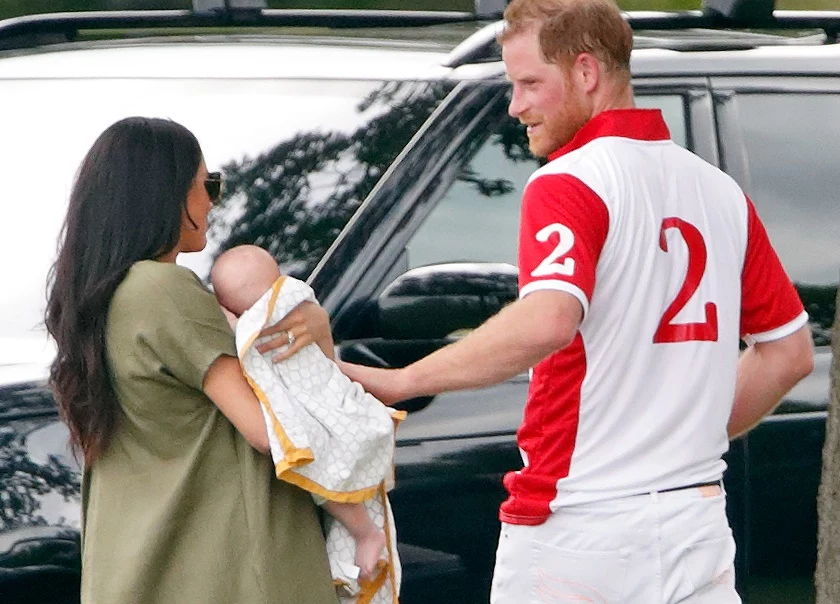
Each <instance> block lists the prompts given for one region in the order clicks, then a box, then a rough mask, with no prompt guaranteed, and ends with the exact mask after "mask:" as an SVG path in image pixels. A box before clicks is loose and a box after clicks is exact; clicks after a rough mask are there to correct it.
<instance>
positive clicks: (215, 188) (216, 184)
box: [204, 172, 222, 201]
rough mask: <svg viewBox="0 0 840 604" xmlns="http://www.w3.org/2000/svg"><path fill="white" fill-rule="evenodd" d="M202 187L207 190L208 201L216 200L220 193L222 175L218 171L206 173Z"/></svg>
mask: <svg viewBox="0 0 840 604" xmlns="http://www.w3.org/2000/svg"><path fill="white" fill-rule="evenodd" d="M204 188H205V189H206V190H207V195H208V196H209V197H210V201H217V200H218V199H219V197H220V196H221V194H222V175H221V174H219V173H218V172H213V173H211V174H208V175H207V179H205V181H204Z"/></svg>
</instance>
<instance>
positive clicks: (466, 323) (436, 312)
mask: <svg viewBox="0 0 840 604" xmlns="http://www.w3.org/2000/svg"><path fill="white" fill-rule="evenodd" d="M517 296H518V271H517V269H516V267H515V266H512V265H510V264H502V263H452V264H434V265H430V266H424V267H420V268H415V269H412V270H410V271H408V272H406V273H404V274H402V275H400V276H399V277H398V278H397V279H395V280H394V281H393V282H392V283H391V284H390V285H388V286H387V287H386V288H385V289H384V290H383V291H382V293H381V294H380V296H379V299H378V314H379V317H378V319H379V326H380V330H381V335H382V336H383V337H385V338H389V339H399V340H432V339H442V338H445V337H446V336H448V335H450V334H452V333H453V332H457V331H459V330H464V329H473V328H475V327H478V326H479V325H481V324H482V323H483V322H484V321H486V320H487V319H489V318H490V317H491V316H493V315H494V314H496V313H497V312H499V311H500V310H501V309H502V307H504V306H505V305H507V304H509V303H510V302H513V301H514V300H516V298H517Z"/></svg>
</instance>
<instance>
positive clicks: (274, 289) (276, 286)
mask: <svg viewBox="0 0 840 604" xmlns="http://www.w3.org/2000/svg"><path fill="white" fill-rule="evenodd" d="M285 280H286V276H285V275H282V276H281V277H280V278H279V279H277V281H275V282H274V283H273V284H272V286H271V299H269V301H268V312H267V313H266V315H265V319H263V323H262V327H261V328H260V329H259V330H258V331H257V332H256V333H255V334H253V335H252V336H251V338H250V339H249V340H248V343H247V344H245V346H244V347H243V348H242V352H241V353H240V354H239V360H240V361H241V360H242V359H244V358H245V353H246V352H248V351H249V350H250V349H251V346H253V345H254V341H255V340H256V339H257V338H258V337H260V331H262V330H263V329H265V326H266V324H267V323H268V320H269V319H270V318H271V313H272V312H273V311H274V305H275V304H277V296H279V295H280V288H281V287H283V282H284V281H285Z"/></svg>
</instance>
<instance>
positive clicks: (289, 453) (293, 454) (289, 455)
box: [242, 366, 315, 478]
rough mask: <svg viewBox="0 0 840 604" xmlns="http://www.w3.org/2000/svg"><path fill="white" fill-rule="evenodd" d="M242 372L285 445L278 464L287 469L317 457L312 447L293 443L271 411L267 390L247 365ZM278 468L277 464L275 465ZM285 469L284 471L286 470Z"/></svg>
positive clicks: (275, 433)
mask: <svg viewBox="0 0 840 604" xmlns="http://www.w3.org/2000/svg"><path fill="white" fill-rule="evenodd" d="M242 374H243V375H244V376H245V380H246V381H247V382H248V385H249V386H251V390H253V391H254V394H256V395H257V398H258V399H259V401H260V403H261V404H262V406H263V407H265V410H266V411H267V412H268V415H269V417H271V427H272V428H273V429H274V435H275V436H276V437H277V439H278V440H279V441H280V445H281V446H282V447H283V461H281V462H278V464H277V465H284V466H285V469H288V468H289V467H297V466H301V465H303V464H307V463H309V462H311V461H312V460H313V459H315V455H314V454H313V453H312V450H311V449H301V448H298V447H295V446H294V444H292V441H291V440H290V439H289V436H288V435H287V434H286V431H285V430H283V426H282V425H281V424H280V422H279V421H277V418H276V417H275V416H274V413H273V412H272V411H271V405H270V404H269V402H268V397H267V396H266V395H265V392H263V391H262V388H260V387H259V386H258V385H257V383H256V382H255V381H254V380H253V379H252V378H251V376H250V375H248V372H247V371H245V367H244V366H242ZM275 469H276V466H275ZM285 469H284V470H283V471H285ZM279 477H280V476H279V473H278V478H279Z"/></svg>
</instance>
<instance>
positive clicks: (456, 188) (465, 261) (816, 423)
mask: <svg viewBox="0 0 840 604" xmlns="http://www.w3.org/2000/svg"><path fill="white" fill-rule="evenodd" d="M240 2H243V0H227V1H226V2H224V1H223V0H203V1H199V2H197V3H198V4H199V5H200V6H199V8H198V9H196V10H194V11H133V12H132V11H128V12H108V13H69V14H63V15H40V16H31V17H22V18H17V19H11V20H7V21H2V22H0V182H2V183H3V185H2V187H0V203H2V208H3V213H2V215H3V219H2V221H0V269H2V270H0V279H2V283H3V284H4V287H5V289H4V294H3V296H2V312H0V601H2V602H3V603H4V604H11V603H13V602H37V603H45V602H74V601H77V600H78V580H79V493H80V486H79V467H78V465H77V464H76V463H75V462H74V460H73V458H72V456H71V455H70V454H69V452H68V451H67V448H66V443H67V430H66V428H65V427H64V425H63V424H62V423H61V422H60V421H59V419H58V418H57V415H56V410H55V407H54V404H53V402H52V399H51V396H50V394H49V392H48V390H47V389H46V388H45V384H44V379H45V375H46V367H47V365H48V364H49V361H50V359H51V357H52V355H53V349H52V348H51V347H50V344H49V342H47V340H46V337H45V335H44V330H43V327H42V326H41V325H40V321H41V317H42V313H43V307H44V291H45V279H46V273H47V270H48V267H49V265H50V263H51V261H52V259H53V257H54V254H55V245H56V236H57V233H58V230H59V228H60V223H61V220H62V218H63V214H64V207H65V204H66V199H67V196H68V191H69V188H70V185H71V182H72V179H73V175H74V170H75V169H76V168H77V166H78V164H79V161H80V160H81V157H82V155H83V154H84V152H85V151H86V150H87V149H88V148H89V147H90V145H91V144H92V142H93V140H94V138H95V137H96V136H97V135H98V134H99V133H100V132H101V131H102V130H103V129H104V128H105V127H106V126H108V125H110V124H111V123H112V122H114V121H116V120H117V119H119V118H122V117H125V116H128V115H137V114H139V115H150V116H163V117H171V118H173V119H175V120H176V121H179V122H181V123H183V124H185V125H186V126H187V127H189V128H190V129H191V130H193V131H194V132H195V133H196V135H197V136H198V138H199V140H200V141H201V144H202V146H203V149H204V152H205V157H206V160H207V164H208V167H210V168H211V169H221V170H222V171H223V172H224V175H225V178H226V180H227V183H228V186H227V190H226V194H225V197H224V199H223V200H222V202H221V203H220V204H219V206H218V207H217V208H215V209H214V211H213V213H212V218H211V219H212V228H211V234H210V245H209V247H208V250H207V251H206V252H204V253H202V254H198V255H192V256H191V257H183V258H181V260H180V261H181V262H182V263H183V264H186V265H188V266H190V267H191V268H193V269H194V270H195V271H196V272H197V273H198V274H199V275H200V276H201V277H203V278H204V277H206V275H207V269H208V266H209V263H210V261H211V260H212V258H213V256H214V255H215V254H217V253H218V252H219V251H220V250H222V249H224V248H227V247H230V246H233V245H236V244H240V243H246V242H247V243H256V244H257V245H260V246H262V247H264V248H265V249H267V250H269V251H271V252H272V254H273V255H274V256H275V257H276V258H277V260H278V262H279V263H280V264H281V266H282V268H283V270H285V271H286V272H288V273H290V274H293V275H295V276H297V277H300V278H304V279H307V280H308V282H309V283H310V284H311V285H312V286H313V287H314V289H315V291H316V293H317V294H318V296H319V298H320V300H321V301H322V303H323V305H324V306H325V307H326V308H327V309H328V311H329V312H330V314H331V316H332V318H333V331H334V335H335V340H336V343H337V346H338V350H339V353H340V355H341V357H342V358H344V359H347V360H352V361H356V362H362V363H367V364H375V365H382V366H401V365H405V364H407V363H409V362H411V361H413V360H415V359H417V358H419V357H421V356H424V355H426V354H428V353H430V352H432V351H434V350H435V349H437V348H439V347H441V346H443V345H445V344H446V343H447V342H451V341H452V340H453V339H455V338H458V337H459V336H460V335H462V334H463V333H464V332H465V331H466V330H469V329H471V328H473V327H475V326H476V325H478V324H479V323H480V322H482V321H483V320H485V319H486V318H487V317H489V316H490V315H492V314H493V313H495V312H496V311H498V310H499V308H501V307H502V306H503V305H504V304H506V303H508V302H509V301H511V300H513V299H514V298H515V297H516V268H515V266H514V265H515V259H516V238H517V230H518V220H519V196H520V192H521V190H522V188H523V185H524V183H525V180H526V179H527V177H528V176H529V175H530V173H531V172H532V171H533V170H534V169H535V168H537V167H538V166H539V162H538V161H537V160H535V159H534V158H533V157H532V156H531V155H530V154H529V152H528V149H527V141H526V137H525V133H524V131H523V129H522V127H521V126H520V125H519V124H518V123H516V122H515V121H514V120H512V119H511V118H510V117H509V116H508V115H507V113H506V107H507V102H508V95H509V86H508V83H507V82H506V80H505V77H504V69H503V65H502V63H501V62H500V56H499V49H498V47H497V46H496V44H495V35H496V33H497V31H498V27H499V24H498V22H493V21H492V20H489V21H488V20H481V19H479V18H477V17H476V16H475V15H471V14H462V13H415V12H384V11H370V12H361V11H286V10H268V9H260V8H255V5H256V4H259V1H258V0H245V1H244V4H245V5H246V6H245V7H244V8H237V7H236V5H237V4H238V3H240ZM215 4H218V7H214V5H215ZM497 4H502V3H501V2H498V3H497ZM756 4H759V3H753V6H754V5H756ZM729 8H731V10H730V11H729V12H728V13H727V14H728V15H729V16H727V14H722V13H721V12H715V11H712V10H705V11H689V12H681V13H630V14H628V15H627V18H628V20H629V21H630V23H631V24H632V26H633V28H634V30H635V32H636V50H635V51H634V54H633V61H632V68H633V73H634V85H635V91H636V95H637V103H638V105H639V106H642V107H658V108H660V109H661V110H662V111H663V113H664V116H665V119H666V121H667V123H668V125H669V127H670V129H671V132H672V135H673V138H674V140H675V141H677V142H678V143H679V144H681V145H684V146H685V147H687V148H689V149H691V150H692V151H693V152H694V153H696V154H697V155H699V156H700V157H702V158H704V159H705V160H707V161H709V162H710V163H712V164H715V165H718V166H720V167H722V168H723V169H724V170H726V171H727V172H728V173H729V174H731V175H732V176H733V177H734V178H735V179H736V180H737V181H738V182H739V183H740V184H741V185H742V186H743V187H744V189H745V190H746V191H747V192H748V193H749V195H750V196H751V197H752V198H753V200H754V201H755V203H756V206H757V208H758V211H759V214H760V215H761V217H762V219H763V221H764V222H765V224H766V226H767V228H768V230H769V232H770V236H771V239H772V241H773V243H774V245H775V246H776V248H777V249H778V251H779V253H780V255H781V258H782V260H783V262H784V263H785V266H786V268H787V270H788V272H789V273H790V275H791V277H792V278H793V280H794V281H795V283H796V285H797V287H798V289H799V292H800V295H801V296H802V299H803V301H804V302H805V305H806V307H807V309H808V312H809V313H810V317H811V327H812V330H813V334H814V342H815V344H816V346H817V355H816V369H815V371H814V373H813V374H812V375H811V376H810V377H809V378H807V379H806V380H805V381H804V382H803V383H801V384H800V385H799V386H797V387H796V388H795V389H794V390H793V391H792V392H791V393H790V395H789V396H788V397H787V398H786V399H785V401H784V402H783V403H782V405H781V406H780V407H779V409H778V410H777V412H776V413H775V414H773V415H772V416H771V417H769V418H767V419H766V420H765V421H764V422H762V424H761V425H760V426H759V427H757V428H756V429H755V430H754V431H752V432H751V433H750V434H749V435H747V436H746V437H744V438H742V439H740V440H737V441H735V442H733V443H732V446H731V450H730V451H729V453H728V455H727V462H728V464H729V469H728V471H727V474H726V478H725V482H726V488H727V491H728V497H729V513H730V520H731V522H732V525H733V527H734V530H735V534H736V540H737V543H738V546H739V550H738V551H739V554H738V561H737V564H738V571H739V589H740V590H741V593H742V594H743V595H744V598H745V600H746V601H748V602H749V603H750V604H754V603H760V602H765V603H771V602H773V603H780V602H785V603H794V604H798V603H800V602H801V603H806V602H810V601H812V600H813V587H812V581H811V575H812V573H813V568H814V562H815V551H816V538H815V536H816V491H817V486H818V482H819V478H820V465H821V449H822V443H823V439H824V431H825V427H824V424H825V416H826V406H827V403H828V384H829V381H828V367H829V364H830V350H829V347H828V345H829V343H830V342H829V337H830V326H831V323H832V320H833V317H834V300H835V295H836V291H837V285H838V275H839V274H840V272H839V271H838V269H839V268H840V249H838V248H840V245H838V241H840V239H838V235H837V234H838V233H840V204H838V203H837V201H836V199H835V198H836V196H837V195H838V192H840V120H838V119H837V117H838V116H840V45H838V44H836V41H837V34H838V31H840V12H837V13H834V12H822V13H812V12H799V13H793V12H784V11H776V12H775V13H773V14H770V13H769V12H768V13H765V14H750V13H749V12H747V13H746V14H745V9H744V8H743V7H742V6H740V5H738V4H737V3H734V5H733V6H732V7H729ZM724 12H726V11H724ZM496 18H498V15H496ZM745 28H748V29H749V30H748V31H747V30H746V29H745ZM710 379H713V377H710ZM527 381H528V378H527V376H526V375H522V376H518V377H517V378H514V379H512V380H510V381H508V382H505V383H503V384H500V385H498V386H494V387H492V388H486V389H482V390H477V391H466V392H458V393H452V394H445V395H440V396H438V397H435V398H434V399H429V398H425V399H416V400H412V401H408V402H406V403H405V404H404V408H406V409H407V410H409V411H410V415H409V417H408V419H407V420H406V421H405V422H404V423H403V424H402V426H401V427H400V430H399V435H398V443H397V444H398V449H397V465H398V467H397V486H396V489H395V490H394V492H393V494H392V502H393V506H394V512H395V515H396V521H397V530H398V532H399V540H400V544H401V545H400V551H401V555H402V559H403V563H404V570H405V574H404V584H403V598H402V601H403V602H404V604H412V603H414V604H417V603H423V604H430V603H438V602H444V603H447V602H453V603H479V602H486V601H487V594H488V591H489V581H490V576H491V572H492V565H493V558H494V550H495V544H496V540H497V536H498V530H499V522H498V520H497V509H498V505H499V503H500V502H501V501H502V500H503V498H504V491H503V489H502V485H501V477H502V475H503V474H504V473H505V472H507V471H509V470H511V469H516V468H518V467H520V466H521V461H520V458H519V454H518V451H517V448H516V443H515V430H516V428H517V426H518V424H519V422H520V420H521V416H522V410H523V406H524V402H525V395H526V387H527ZM91 572H96V571H95V569H92V570H91Z"/></svg>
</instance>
